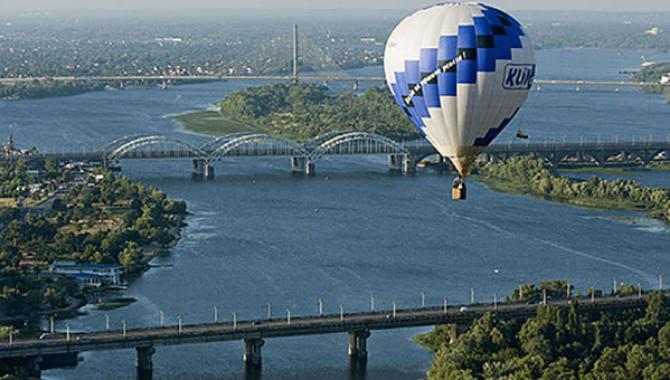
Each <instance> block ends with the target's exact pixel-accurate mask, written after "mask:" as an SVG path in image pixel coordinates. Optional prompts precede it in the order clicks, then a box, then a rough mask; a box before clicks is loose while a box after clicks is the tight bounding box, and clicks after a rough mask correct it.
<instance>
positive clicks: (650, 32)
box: [644, 26, 663, 36]
mask: <svg viewBox="0 0 670 380" xmlns="http://www.w3.org/2000/svg"><path fill="white" fill-rule="evenodd" d="M661 33H663V29H661V28H659V27H658V26H653V27H651V28H649V29H648V30H646V31H645V32H644V34H646V35H648V36H658V35H659V34H661Z"/></svg>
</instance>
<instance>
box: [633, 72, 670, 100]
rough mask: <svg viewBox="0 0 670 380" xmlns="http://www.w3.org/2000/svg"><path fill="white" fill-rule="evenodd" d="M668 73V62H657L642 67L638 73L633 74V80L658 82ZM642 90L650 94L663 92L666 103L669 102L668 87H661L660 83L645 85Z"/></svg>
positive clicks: (669, 92)
mask: <svg viewBox="0 0 670 380" xmlns="http://www.w3.org/2000/svg"><path fill="white" fill-rule="evenodd" d="M668 73H670V62H667V63H659V64H656V65H651V66H647V67H643V68H642V69H641V70H640V71H639V72H638V73H636V74H635V75H634V76H633V80H635V81H637V82H649V83H660V81H661V77H662V76H663V75H666V74H668ZM642 90H643V91H644V92H647V93H652V94H661V93H665V96H666V99H667V101H668V104H670V88H669V87H667V86H666V87H663V86H661V85H660V84H658V85H654V86H646V87H644V88H643V89H642Z"/></svg>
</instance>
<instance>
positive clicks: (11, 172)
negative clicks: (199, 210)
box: [0, 158, 187, 335]
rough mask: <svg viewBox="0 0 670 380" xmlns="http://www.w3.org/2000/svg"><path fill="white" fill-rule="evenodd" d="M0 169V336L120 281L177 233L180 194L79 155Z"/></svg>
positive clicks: (182, 210)
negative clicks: (77, 159) (68, 160)
mask: <svg viewBox="0 0 670 380" xmlns="http://www.w3.org/2000/svg"><path fill="white" fill-rule="evenodd" d="M0 178H1V179H2V181H1V186H0V205H2V206H1V207H0V227H1V228H0V324H4V325H6V326H5V327H0V335H2V333H3V331H4V333H5V334H9V333H10V332H12V333H14V334H19V333H25V334H27V335H30V334H34V333H38V332H39V331H38V330H35V327H34V325H33V324H32V323H31V322H33V321H35V320H37V319H39V318H42V317H51V316H54V315H56V316H57V317H66V316H68V315H70V314H71V312H74V311H76V310H77V309H78V308H79V307H81V306H82V305H84V304H86V303H88V302H89V300H93V299H95V300H97V299H99V298H104V297H101V294H102V293H101V292H102V291H104V290H105V289H108V288H116V289H123V287H124V284H125V282H126V281H128V280H132V278H134V277H135V276H138V275H139V274H141V273H142V272H143V271H145V270H147V269H148V268H149V265H148V263H149V261H150V260H151V259H152V258H153V257H155V256H156V255H159V254H161V253H163V252H166V250H167V249H168V248H169V247H170V246H171V245H172V244H174V242H176V241H177V239H178V238H179V233H180V228H181V226H182V223H183V218H184V217H185V215H186V213H187V208H186V203H185V202H184V201H179V200H172V199H168V198H167V196H166V195H165V194H164V193H162V192H160V191H159V190H158V189H155V188H151V187H147V186H144V185H142V184H139V183H135V182H132V181H130V180H129V179H127V178H125V177H123V176H120V175H114V174H113V173H112V172H110V171H108V170H105V169H103V168H101V167H95V166H93V165H90V164H86V163H78V164H58V163H56V162H52V161H47V162H46V163H44V164H43V165H36V164H35V163H34V162H28V161H27V160H24V159H21V158H18V159H16V160H5V161H2V163H0ZM130 302H132V300H130V299H128V298H124V297H122V298H118V297H117V298H115V299H111V300H109V302H107V303H106V305H101V306H102V307H103V308H105V307H106V308H111V307H120V306H123V305H125V304H128V303H130ZM25 326H28V327H27V328H26V327H25ZM17 327H20V328H21V331H18V330H17ZM24 329H25V331H24Z"/></svg>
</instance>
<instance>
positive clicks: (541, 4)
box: [0, 0, 670, 12]
mask: <svg viewBox="0 0 670 380" xmlns="http://www.w3.org/2000/svg"><path fill="white" fill-rule="evenodd" d="M435 2H436V1H425V0H413V1H412V0H338V1H335V2H334V1H332V0H111V1H110V0H0V4H2V5H1V8H2V9H3V10H9V11H63V10H82V11H99V10H120V11H123V10H150V9H162V10H194V11H198V10H213V9H258V8H263V9H283V10H287V9H306V10H312V9H417V8H421V7H424V6H427V5H431V4H434V3H435ZM485 2H486V3H488V4H490V5H492V6H496V7H499V8H502V9H509V10H541V11H550V10H563V11H565V10H587V11H609V12H620V11H621V12H658V11H666V12H670V0H485Z"/></svg>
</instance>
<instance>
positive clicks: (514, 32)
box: [385, 3, 535, 174]
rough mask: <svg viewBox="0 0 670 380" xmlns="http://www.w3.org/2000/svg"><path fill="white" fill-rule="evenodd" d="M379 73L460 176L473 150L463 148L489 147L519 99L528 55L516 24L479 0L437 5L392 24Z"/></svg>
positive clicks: (530, 64)
mask: <svg viewBox="0 0 670 380" xmlns="http://www.w3.org/2000/svg"><path fill="white" fill-rule="evenodd" d="M449 62H457V63H456V64H455V65H451V66H447V63H449ZM441 68H444V70H442V71H439V70H440V69H441ZM436 70H438V72H439V74H438V75H437V76H434V75H433V76H431V74H433V73H435V72H436ZM385 71H386V77H387V81H388V83H389V86H390V88H391V91H392V92H393V95H394V98H395V101H396V102H397V103H398V105H399V106H400V107H401V108H402V110H403V111H404V112H405V114H406V115H407V116H408V117H409V118H410V120H412V122H413V123H414V124H416V125H417V127H418V128H419V130H420V131H421V133H422V134H423V135H424V136H425V137H426V138H428V140H430V141H431V143H433V145H435V147H436V149H438V151H440V153H442V155H444V156H446V157H449V158H451V159H452V161H454V163H455V164H456V166H457V167H459V168H460V167H462V169H463V170H461V171H462V172H463V174H466V173H467V172H468V171H469V167H466V166H468V164H467V163H466V161H469V160H471V159H472V157H471V156H472V155H475V154H476V153H478V152H477V150H478V149H470V148H473V147H475V148H476V147H481V148H483V147H485V146H487V145H489V144H490V143H491V142H492V141H493V139H495V137H497V136H498V134H499V133H500V132H502V130H503V129H504V128H505V127H506V126H507V125H508V124H509V122H510V121H511V120H512V118H513V117H514V115H515V114H516V113H517V112H518V110H519V108H520V107H521V105H522V104H523V102H524V101H525V100H526V97H527V95H528V90H529V88H530V85H531V84H532V79H533V77H534V75H535V60H534V56H533V52H532V48H531V42H530V40H529V39H528V37H527V36H526V33H525V32H524V30H523V27H522V26H521V24H519V22H518V21H516V20H515V19H514V18H512V17H511V16H509V15H508V14H506V13H504V12H502V11H500V10H498V9H495V8H492V7H489V6H486V5H483V4H474V3H467V4H464V3H454V4H439V5H436V6H433V7H430V8H426V9H423V10H421V11H419V12H417V13H415V14H413V15H411V16H409V17H408V18H407V19H405V20H403V21H402V22H401V23H400V24H399V25H398V27H396V29H395V30H394V31H393V33H392V34H391V37H390V38H389V41H388V44H387V48H386V55H385ZM505 81H507V84H508V85H507V86H505ZM417 85H419V86H417ZM479 151H481V150H479ZM459 161H461V162H460V163H459Z"/></svg>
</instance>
